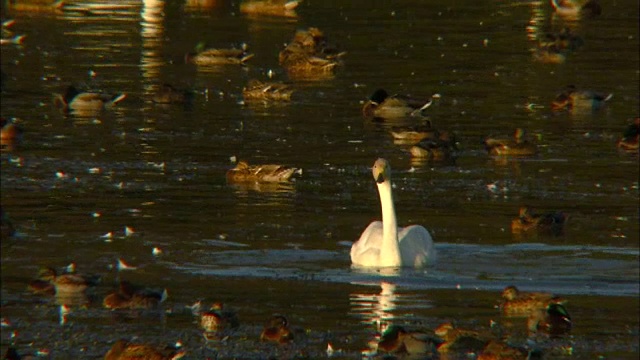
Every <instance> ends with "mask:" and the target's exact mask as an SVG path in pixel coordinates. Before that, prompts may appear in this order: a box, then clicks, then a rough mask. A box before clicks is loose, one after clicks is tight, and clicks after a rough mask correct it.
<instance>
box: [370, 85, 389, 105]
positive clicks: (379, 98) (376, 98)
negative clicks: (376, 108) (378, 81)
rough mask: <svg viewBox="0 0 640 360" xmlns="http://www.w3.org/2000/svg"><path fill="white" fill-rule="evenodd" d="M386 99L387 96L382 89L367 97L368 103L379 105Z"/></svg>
mask: <svg viewBox="0 0 640 360" xmlns="http://www.w3.org/2000/svg"><path fill="white" fill-rule="evenodd" d="M388 97H389V94H388V93H387V92H386V91H385V90H384V89H378V90H376V91H374V92H373V94H372V95H371V96H370V97H369V101H371V102H372V103H374V104H377V105H379V104H382V102H383V101H385V100H386V98H388Z"/></svg>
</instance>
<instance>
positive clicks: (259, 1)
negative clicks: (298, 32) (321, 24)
mask: <svg viewBox="0 0 640 360" xmlns="http://www.w3.org/2000/svg"><path fill="white" fill-rule="evenodd" d="M299 4H300V1H297V0H244V1H243V2H242V3H240V12H241V13H243V14H246V15H247V16H249V17H260V16H280V17H290V18H294V17H297V16H298V14H297V13H296V11H295V9H296V7H298V5H299Z"/></svg>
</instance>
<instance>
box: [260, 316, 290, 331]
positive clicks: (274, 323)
mask: <svg viewBox="0 0 640 360" xmlns="http://www.w3.org/2000/svg"><path fill="white" fill-rule="evenodd" d="M288 324H289V322H288V321H287V318H286V317H284V316H283V315H274V316H273V317H272V318H271V319H269V321H267V323H266V324H265V327H266V328H275V329H284V328H286V327H287V326H288Z"/></svg>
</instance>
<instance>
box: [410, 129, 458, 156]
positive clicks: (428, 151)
mask: <svg viewBox="0 0 640 360" xmlns="http://www.w3.org/2000/svg"><path fill="white" fill-rule="evenodd" d="M455 150H457V146H456V140H455V136H454V135H453V134H450V133H449V132H446V131H443V132H439V133H438V137H437V138H435V139H430V138H428V139H424V140H422V141H420V142H419V143H417V144H416V145H414V146H412V147H411V148H410V149H409V152H410V153H411V156H412V157H413V158H415V159H422V160H429V161H442V160H449V159H451V158H452V157H453V156H454V152H455Z"/></svg>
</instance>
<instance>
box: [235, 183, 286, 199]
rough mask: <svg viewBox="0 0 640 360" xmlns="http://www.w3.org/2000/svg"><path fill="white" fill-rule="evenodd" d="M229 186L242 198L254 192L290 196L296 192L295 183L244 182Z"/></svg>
mask: <svg viewBox="0 0 640 360" xmlns="http://www.w3.org/2000/svg"><path fill="white" fill-rule="evenodd" d="M229 186H230V187H231V188H232V189H233V190H234V192H235V193H236V194H237V195H240V196H243V195H247V194H248V193H250V192H252V191H253V192H259V193H266V194H274V195H275V194H290V193H293V192H294V191H295V190H296V189H295V186H294V184H293V183H269V182H243V183H233V184H229Z"/></svg>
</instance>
